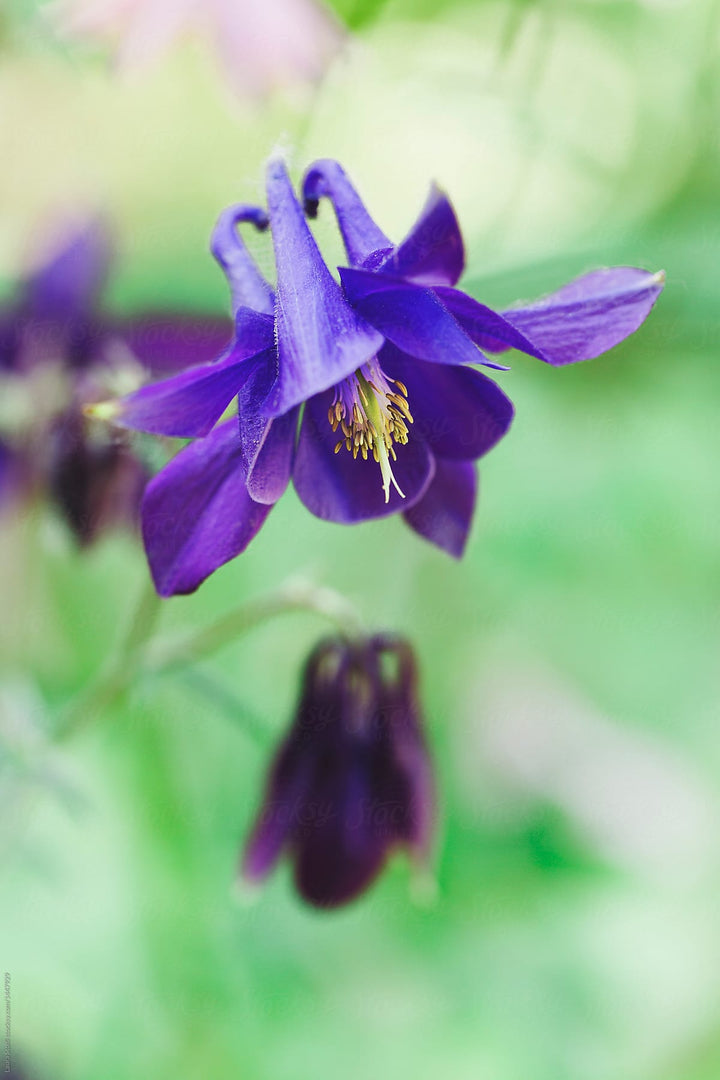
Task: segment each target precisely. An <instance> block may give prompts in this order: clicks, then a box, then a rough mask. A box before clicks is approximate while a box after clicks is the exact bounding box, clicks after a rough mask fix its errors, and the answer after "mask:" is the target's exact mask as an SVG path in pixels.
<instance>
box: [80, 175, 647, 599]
mask: <svg viewBox="0 0 720 1080" xmlns="http://www.w3.org/2000/svg"><path fill="white" fill-rule="evenodd" d="M323 195H329V196H330V197H331V198H332V199H333V201H334V203H335V206H336V209H337V213H338V220H339V224H340V228H341V231H342V234H343V237H344V240H345V244H346V247H347V250H348V254H349V257H350V261H351V263H352V264H353V265H352V266H351V267H349V268H346V269H343V270H341V272H340V273H341V279H342V283H343V285H342V290H341V288H340V286H338V284H337V282H336V281H335V280H334V279H333V277H332V276H331V274H330V272H329V271H328V269H327V267H326V266H325V263H324V262H323V259H322V257H321V255H320V252H319V250H318V247H317V244H316V243H315V241H314V239H313V237H312V234H311V233H310V230H309V228H308V225H307V222H306V221H305V218H304V216H303V213H302V210H301V208H300V206H299V204H298V202H297V200H296V198H295V194H294V192H293V190H292V187H291V184H290V181H289V178H288V176H287V173H286V171H285V168H284V166H283V164H282V163H281V162H278V161H273V162H271V163H270V165H269V167H268V172H267V197H268V213H267V214H266V213H265V211H263V210H262V209H260V208H258V207H248V206H237V207H231V208H230V209H229V210H226V211H225V212H224V213H223V214H222V215H221V216H220V219H219V221H218V224H217V226H216V229H215V232H214V234H213V240H212V250H213V253H214V255H215V257H216V258H217V259H218V261H219V262H220V264H221V266H222V267H223V269H224V270H225V273H226V274H227V277H228V281H229V283H230V288H231V293H232V298H233V310H234V315H235V339H234V341H233V343H232V345H231V346H230V347H229V348H228V350H226V352H225V353H224V354H223V355H222V356H221V357H220V359H219V360H218V361H216V362H215V363H212V364H205V365H202V366H198V367H195V368H192V369H188V370H187V371H184V372H182V373H181V374H180V375H179V376H177V377H175V378H171V379H168V380H165V381H164V382H160V383H157V384H155V385H150V386H147V387H143V388H142V389H141V390H139V391H137V392H136V393H134V394H132V395H130V396H129V397H126V398H125V399H123V400H121V401H119V402H114V403H107V404H106V405H103V406H102V410H101V411H102V413H103V414H104V415H106V416H108V417H112V418H113V419H114V420H115V421H116V422H117V423H119V424H124V425H126V426H128V427H132V428H137V429H139V430H144V431H150V432H155V433H157V434H164V435H174V436H179V437H186V438H195V439H196V440H197V441H196V442H195V443H193V444H192V445H190V446H189V447H186V448H185V449H184V450H183V451H181V453H180V454H179V455H178V456H177V457H176V458H175V459H174V460H173V461H172V462H171V463H170V464H169V465H168V466H167V467H166V468H165V469H164V470H163V471H162V472H161V473H160V474H159V475H158V476H157V477H156V478H155V479H154V480H153V481H152V482H151V483H150V485H149V486H148V489H147V493H146V496H145V499H144V504H143V532H144V537H145V545H146V550H147V554H148V560H149V563H150V568H151V571H152V573H153V577H154V580H155V583H156V586H157V588H158V591H159V592H160V593H161V595H164V596H169V595H173V594H176V593H186V592H191V591H193V590H194V589H195V588H197V586H198V585H199V584H200V583H201V582H202V581H203V580H204V579H205V578H206V577H207V576H208V575H209V574H210V573H212V572H213V570H215V569H217V567H218V566H221V565H222V564H223V563H224V562H227V561H228V560H229V559H231V558H232V557H233V556H235V555H237V554H239V553H240V552H241V551H242V550H244V548H245V547H246V546H247V544H248V543H249V542H250V541H251V540H252V538H253V537H254V536H255V535H256V533H257V531H258V530H259V528H260V527H261V525H262V524H263V522H264V520H265V518H266V517H267V514H268V512H269V510H270V508H271V506H272V505H274V503H275V502H276V501H277V500H278V499H279V498H280V496H281V495H282V493H283V491H284V490H285V488H286V486H287V484H288V482H289V480H290V478H291V477H292V480H293V483H294V486H295V489H296V491H297V493H298V495H299V496H300V499H301V500H302V502H303V503H304V504H305V506H306V507H307V508H308V509H309V510H310V511H311V512H312V513H313V514H315V515H316V516H317V517H320V518H323V519H324V520H327V521H335V522H340V523H343V524H352V523H356V522H360V521H364V520H368V519H371V518H378V517H382V516H385V515H387V514H394V513H398V512H400V513H403V516H404V518H405V520H406V522H407V523H408V524H409V525H410V527H411V528H413V529H414V530H415V531H416V532H418V533H419V534H421V535H422V536H424V537H425V538H427V539H429V540H431V541H432V542H433V543H435V544H437V545H438V546H440V547H441V548H443V549H445V550H446V551H448V552H449V553H450V554H452V555H455V556H460V555H461V554H462V552H463V550H464V547H465V543H466V540H467V535H468V531H469V527H470V522H471V519H472V514H473V510H474V505H475V497H476V472H475V465H474V462H475V461H476V460H477V459H478V458H480V457H482V456H483V455H484V454H485V453H487V451H488V450H490V449H491V448H492V447H493V446H494V445H495V444H496V443H497V442H498V440H499V439H500V438H501V437H502V436H503V435H504V434H505V432H506V431H507V429H508V427H509V426H510V422H511V420H512V416H513V407H512V403H511V402H510V400H509V399H508V397H507V396H506V395H505V394H504V393H503V391H502V390H500V388H499V387H498V386H497V385H496V384H495V383H494V382H493V381H492V380H491V379H489V378H488V377H487V376H485V375H483V374H481V373H480V372H479V371H477V370H476V369H475V368H474V367H472V366H471V365H476V364H479V365H485V366H488V367H491V368H497V367H499V366H500V365H498V364H496V363H494V362H493V361H491V360H490V359H488V357H487V356H486V355H485V352H484V351H482V350H487V351H495V352H500V351H503V350H505V349H508V348H510V347H513V348H519V349H522V350H523V351H525V352H528V353H530V354H531V355H533V356H536V357H538V358H539V359H542V360H544V361H546V362H548V363H552V364H564V363H570V362H572V361H574V360H581V359H587V358H589V357H592V356H596V355H598V353H600V352H602V351H603V350H605V349H607V348H610V347H611V346H612V345H615V344H617V342H619V341H621V340H622V339H623V338H624V337H626V336H627V335H628V334H630V333H632V331H633V330H635V329H637V327H638V326H639V325H640V323H641V322H642V321H643V319H644V318H645V317H646V316H647V314H648V312H649V311H650V309H651V307H652V305H653V303H654V302H655V300H656V298H657V296H658V295H659V293H660V291H661V289H662V277H661V275H652V274H649V273H647V272H645V271H643V270H636V269H633V268H629V267H620V268H617V269H615V270H599V271H596V272H594V273H593V274H588V275H586V276H585V277H583V278H579V279H578V280H577V281H575V282H572V283H571V284H570V285H568V286H566V287H565V288H564V289H561V290H560V291H559V292H557V293H555V294H553V295H552V296H550V297H548V298H546V299H545V300H542V301H539V302H537V303H536V304H532V305H528V306H526V307H523V308H516V309H512V310H510V311H507V312H504V313H502V314H499V313H497V312H494V311H491V310H490V309H489V308H487V307H485V306H484V305H482V304H479V303H477V302H476V301H475V300H473V299H472V298H471V297H469V296H466V295H465V294H464V293H462V292H459V291H458V290H456V289H455V288H454V287H453V286H454V284H455V282H456V281H457V279H458V277H459V275H460V272H461V270H462V266H463V262H464V252H463V244H462V237H461V235H460V230H459V227H458V223H457V219H456V217H455V214H454V212H453V209H452V207H451V205H450V203H449V201H448V199H447V198H446V196H445V195H443V194H442V192H440V191H439V190H438V189H433V191H432V192H431V196H430V198H429V200H428V202H427V204H426V206H425V208H424V209H423V211H422V213H421V215H420V217H419V219H418V221H417V222H416V223H415V225H414V226H413V228H412V229H411V231H410V233H409V234H408V236H407V238H406V239H405V240H404V241H403V242H402V243H401V244H400V245H398V246H397V247H393V246H392V245H391V244H390V241H389V240H388V239H387V238H386V237H385V235H384V234H383V233H382V232H381V231H380V230H379V229H378V227H377V226H376V225H375V223H374V222H373V221H372V219H371V218H370V217H369V215H368V213H367V211H366V210H365V208H364V206H363V205H362V203H361V202H360V200H359V198H358V196H357V194H356V193H355V191H354V189H353V188H352V187H351V185H350V183H349V181H348V180H347V177H346V176H345V174H344V172H343V171H342V169H341V168H340V166H339V165H337V164H336V163H334V162H327V161H323V162H318V163H316V164H315V165H314V166H312V167H311V168H310V169H309V170H308V173H307V174H306V178H305V183H304V197H305V201H306V207H307V209H308V211H309V213H311V214H312V213H314V212H315V211H316V209H317V202H318V199H319V198H320V197H321V196H323ZM240 222H251V223H252V224H254V225H255V226H256V227H257V228H260V229H264V228H267V226H268V224H269V225H270V227H271V230H272V238H273V246H274V251H275V262H276V272H277V287H276V290H275V291H273V289H272V288H271V287H270V285H269V284H268V283H267V282H266V281H265V279H264V278H263V277H262V276H261V275H260V273H259V271H258V269H257V267H256V266H255V265H254V263H253V262H252V261H251V259H250V256H249V254H248V252H247V249H246V248H245V247H244V245H243V243H242V241H241V239H240V237H239V236H238V234H237V230H236V226H237V225H238V223H240ZM235 395H237V398H238V419H237V420H232V419H231V420H228V421H226V422H225V423H224V424H221V425H220V426H219V427H216V428H215V429H214V430H213V426H214V425H215V423H216V422H217V421H218V420H219V419H220V417H221V416H222V414H223V413H224V411H225V409H226V408H227V407H228V406H229V404H230V402H231V400H232V398H233V397H234V396H235ZM301 407H302V409H301ZM98 411H100V410H98Z"/></svg>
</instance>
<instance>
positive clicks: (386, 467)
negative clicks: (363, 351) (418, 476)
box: [328, 359, 413, 502]
mask: <svg viewBox="0 0 720 1080" xmlns="http://www.w3.org/2000/svg"><path fill="white" fill-rule="evenodd" d="M393 387H395V389H393ZM328 420H329V421H330V426H331V427H332V429H333V431H337V430H338V429H340V431H341V432H342V435H343V438H342V439H340V441H339V442H338V444H337V446H336V447H335V453H336V454H337V453H338V452H339V451H340V450H341V449H342V447H343V446H344V447H345V448H346V450H349V451H350V452H351V454H352V456H353V457H354V458H356V457H357V456H358V454H362V457H363V460H364V461H367V459H368V455H370V454H371V455H372V457H373V458H374V460H375V461H377V463H378V465H379V466H380V472H381V474H382V486H383V491H384V492H385V502H389V500H390V485H391V484H392V486H393V487H394V488H395V490H396V491H397V493H398V494H399V495H400V497H401V498H403V499H404V498H405V495H404V493H403V492H402V491H401V490H400V487H399V485H398V482H397V480H396V479H395V477H394V476H393V471H392V466H391V464H390V461H391V459H392V461H395V460H396V455H395V447H394V443H399V444H400V445H401V446H404V445H405V443H406V442H407V441H408V427H407V426H408V424H412V422H413V418H412V416H411V415H410V409H409V407H408V402H407V387H406V386H405V385H404V383H401V382H400V380H399V379H389V378H387V377H386V376H385V374H384V373H383V370H382V368H381V367H380V365H379V364H378V362H377V359H373V360H370V361H369V362H368V363H367V364H363V366H362V367H361V368H358V370H357V371H355V372H353V374H352V375H349V376H348V378H347V379H343V381H342V382H341V383H338V385H337V386H336V387H335V397H334V398H333V403H332V405H331V406H330V408H329V409H328Z"/></svg>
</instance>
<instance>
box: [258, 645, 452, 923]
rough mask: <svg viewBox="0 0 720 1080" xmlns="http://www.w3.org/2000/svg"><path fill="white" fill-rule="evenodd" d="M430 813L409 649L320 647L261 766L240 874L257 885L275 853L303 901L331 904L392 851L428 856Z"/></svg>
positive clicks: (360, 887)
mask: <svg viewBox="0 0 720 1080" xmlns="http://www.w3.org/2000/svg"><path fill="white" fill-rule="evenodd" d="M434 816H435V810H434V786H433V780H432V771H431V766H430V759H429V756H428V752H427V747H426V745H425V739H424V736H423V731H422V719H421V716H420V709H419V704H418V697H417V669H416V665H415V659H414V656H413V651H412V648H411V646H410V644H409V643H408V642H407V641H405V640H403V639H401V638H396V637H390V636H386V635H376V636H374V637H371V638H369V639H367V640H363V641H356V642H348V641H345V640H342V639H338V638H335V639H331V640H328V641H325V642H323V643H321V644H320V645H319V646H318V647H317V648H316V649H315V651H314V652H313V653H312V655H311V656H310V659H309V660H308V662H307V665H306V668H305V673H304V676H303V686H302V692H301V695H300V701H299V704H298V707H297V712H296V714H295V719H294V721H293V724H292V727H291V728H290V731H289V732H288V734H287V736H286V737H285V739H284V740H283V742H282V744H281V746H280V748H279V749H278V751H277V754H276V756H275V759H274V761H273V764H272V767H271V769H270V772H269V776H268V780H267V785H266V790H265V796H264V799H263V804H262V807H261V809H260V812H259V814H258V817H257V820H256V822H255V825H254V828H253V830H252V832H251V835H250V838H249V840H248V842H247V845H246V848H245V852H244V856H243V860H242V865H241V874H242V877H243V878H244V879H245V880H246V881H249V882H260V881H262V880H264V879H265V878H266V877H267V875H268V874H269V873H270V872H271V870H272V869H273V868H274V866H275V865H276V863H277V861H278V859H279V858H280V856H281V855H282V854H283V853H286V854H287V855H288V856H289V858H290V859H292V861H293V862H294V865H295V884H296V886H297V889H298V891H299V893H300V895H301V896H302V897H303V899H305V900H306V901H307V902H308V903H310V904H313V905H315V906H317V907H322V908H329V907H337V906H339V905H340V904H345V903H347V902H348V901H350V900H353V899H354V898H355V897H357V896H359V895H360V893H362V892H364V891H365V889H367V888H368V887H369V885H370V884H371V883H372V882H373V881H374V880H375V878H376V877H377V875H378V874H379V873H380V871H381V870H382V868H383V866H384V865H385V863H386V861H387V857H388V855H389V854H390V852H391V851H393V850H394V849H397V848H406V849H407V850H408V851H409V852H410V853H411V855H412V856H413V857H414V858H415V859H417V860H419V861H421V862H422V861H425V860H427V858H428V856H429V854H430V847H431V842H432V832H433V823H434Z"/></svg>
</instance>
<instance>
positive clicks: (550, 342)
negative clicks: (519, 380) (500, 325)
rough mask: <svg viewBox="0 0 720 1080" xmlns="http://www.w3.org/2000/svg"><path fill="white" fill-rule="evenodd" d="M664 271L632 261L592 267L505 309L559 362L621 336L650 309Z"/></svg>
mask: <svg viewBox="0 0 720 1080" xmlns="http://www.w3.org/2000/svg"><path fill="white" fill-rule="evenodd" d="M664 285H665V275H664V274H663V273H662V272H661V273H659V274H651V273H650V272H649V271H647V270H639V269H637V268H635V267H632V266H617V267H613V268H611V269H606V270H593V271H592V273H590V274H584V275H583V276H582V277H579V278H576V279H575V280H574V281H571V282H570V283H569V284H568V285H565V286H564V287H563V288H562V289H559V290H558V291H557V292H555V293H552V294H551V295H550V296H547V297H545V298H544V299H542V300H538V301H536V302H535V303H533V304H527V305H524V306H522V307H516V308H511V309H510V310H508V311H505V312H503V315H504V316H505V318H506V319H507V321H508V322H510V323H512V325H513V326H515V327H516V328H517V329H518V330H520V331H521V332H522V333H523V334H525V335H526V336H527V337H528V338H529V339H530V340H531V341H533V343H534V344H535V345H536V346H537V347H539V348H541V349H542V350H543V352H544V353H545V354H546V357H547V361H548V363H550V364H553V365H555V366H559V365H562V364H572V363H574V362H575V361H577V360H592V359H593V358H594V357H596V356H600V354H601V353H604V352H607V350H608V349H612V348H613V346H615V345H618V344H619V343H620V342H621V341H624V340H625V338H626V337H628V336H629V335H630V334H632V333H634V332H635V331H636V330H637V329H638V327H639V326H641V325H642V323H643V322H644V321H645V319H646V318H647V317H648V315H649V314H650V312H651V310H652V308H653V305H654V304H655V301H656V300H657V298H658V296H659V295H660V293H661V292H662V290H663V287H664Z"/></svg>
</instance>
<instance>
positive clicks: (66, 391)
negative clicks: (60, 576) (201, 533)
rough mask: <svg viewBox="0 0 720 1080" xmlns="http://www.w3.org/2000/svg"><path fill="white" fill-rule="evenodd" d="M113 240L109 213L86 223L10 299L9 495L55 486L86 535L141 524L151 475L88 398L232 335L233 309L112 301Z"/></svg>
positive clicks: (3, 441)
mask: <svg viewBox="0 0 720 1080" xmlns="http://www.w3.org/2000/svg"><path fill="white" fill-rule="evenodd" d="M111 249H112V245H111V242H110V237H109V234H108V231H107V228H106V227H105V225H104V224H103V223H102V222H101V221H99V220H93V221H90V222H85V223H83V225H82V226H81V227H80V228H74V229H73V230H72V232H71V233H70V235H69V236H65V237H64V238H63V241H62V243H61V244H60V245H59V247H58V248H57V249H56V250H55V251H54V252H53V254H52V255H51V256H50V257H49V258H47V259H46V260H45V261H44V262H43V263H42V264H41V266H40V267H39V269H37V270H36V271H35V272H34V273H32V274H30V275H29V276H28V277H27V278H26V279H25V280H24V281H23V282H21V283H20V285H19V286H18V288H17V290H16V293H15V296H14V298H13V299H12V300H11V301H10V302H9V303H8V304H6V305H5V306H4V307H3V308H1V309H0V383H1V384H2V401H1V404H0V501H2V502H7V501H8V500H9V499H11V498H12V497H13V496H30V495H32V494H34V493H36V492H40V493H45V494H47V496H48V497H49V498H50V499H51V501H52V502H53V503H54V504H55V506H56V507H57V508H58V510H59V511H60V513H61V514H62V515H63V517H64V518H65V520H66V522H67V524H68V525H69V526H70V528H71V530H72V531H73V533H74V535H75V537H76V539H77V540H78V542H80V543H82V544H85V543H87V542H89V541H91V540H93V539H94V538H95V536H96V535H98V534H99V533H101V532H102V531H104V530H105V529H106V528H107V527H110V526H114V525H120V524H135V523H136V521H137V518H138V512H139V505H140V498H141V496H142V492H143V489H144V486H145V483H146V481H147V478H148V473H147V469H146V466H145V464H144V463H143V461H142V460H141V459H140V458H139V457H138V456H137V454H136V453H135V452H134V450H133V448H132V447H131V444H130V440H129V438H128V436H127V433H125V432H123V431H120V430H117V429H115V430H110V429H108V427H107V426H106V425H104V424H100V423H99V422H98V421H96V420H92V419H90V418H88V417H86V416H85V415H84V413H83V407H84V406H85V405H86V404H88V403H89V402H92V401H97V400H98V398H102V397H104V396H106V395H107V393H108V391H112V390H113V389H116V388H117V387H118V386H119V385H127V384H128V381H130V382H131V383H135V384H137V383H138V382H140V381H142V377H143V370H146V371H150V372H154V373H155V374H160V373H164V372H167V371H175V370H177V369H178V368H179V367H182V366H183V365H184V364H185V363H187V350H188V349H190V350H191V352H192V356H193V359H194V360H197V358H198V356H203V355H205V356H211V355H213V354H215V353H216V352H217V350H218V349H219V348H221V347H222V345H223V344H225V343H226V341H227V340H228V338H229V336H230V327H229V324H228V323H227V322H226V321H225V320H223V319H192V318H190V317H189V316H187V315H184V316H182V317H175V316H173V315H171V314H169V313H167V312H163V313H155V314H152V313H146V314H144V315H141V316H140V317H139V318H138V319H137V320H123V319H119V318H112V317H110V316H109V315H107V314H106V313H104V312H103V311H102V309H101V306H100V299H101V295H102V291H103V288H104V285H105V282H106V280H107V277H108V273H109V269H110V263H111V256H112V250H111Z"/></svg>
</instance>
